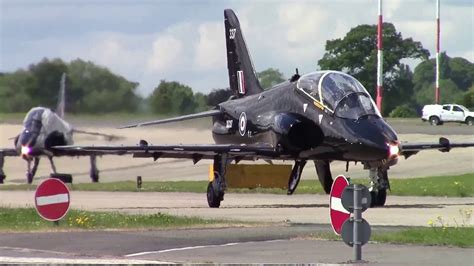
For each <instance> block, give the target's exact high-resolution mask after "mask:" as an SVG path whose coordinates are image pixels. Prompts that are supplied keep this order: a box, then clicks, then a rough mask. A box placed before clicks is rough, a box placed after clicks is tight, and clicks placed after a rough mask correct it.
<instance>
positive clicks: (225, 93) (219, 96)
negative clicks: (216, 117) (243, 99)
mask: <svg viewBox="0 0 474 266" xmlns="http://www.w3.org/2000/svg"><path fill="white" fill-rule="evenodd" d="M232 95H234V93H233V92H232V90H231V89H230V88H225V89H213V90H212V91H211V92H210V93H209V94H208V95H207V96H206V103H207V105H208V106H216V105H218V104H220V103H221V102H225V101H227V100H228V99H229V98H230V96H232Z"/></svg>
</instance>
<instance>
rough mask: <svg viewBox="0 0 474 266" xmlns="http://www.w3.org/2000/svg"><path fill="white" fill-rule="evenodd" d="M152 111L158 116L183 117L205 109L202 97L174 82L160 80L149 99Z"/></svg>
mask: <svg viewBox="0 0 474 266" xmlns="http://www.w3.org/2000/svg"><path fill="white" fill-rule="evenodd" d="M149 103H150V106H151V108H152V110H153V111H154V112H155V113H159V114H173V115H183V114H190V113H193V112H195V111H197V110H199V109H206V108H205V98H204V95H203V94H201V93H199V94H196V95H194V94H193V90H192V89H191V88H190V87H188V86H186V85H183V84H181V83H179V82H176V81H171V82H168V81H165V80H162V81H161V82H160V84H159V85H158V87H156V88H155V90H154V91H153V93H152V94H151V95H150V97H149Z"/></svg>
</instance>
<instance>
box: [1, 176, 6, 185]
mask: <svg viewBox="0 0 474 266" xmlns="http://www.w3.org/2000/svg"><path fill="white" fill-rule="evenodd" d="M6 177H7V176H6V175H0V184H3V180H5V178H6Z"/></svg>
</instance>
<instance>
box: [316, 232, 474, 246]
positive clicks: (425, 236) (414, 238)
mask: <svg viewBox="0 0 474 266" xmlns="http://www.w3.org/2000/svg"><path fill="white" fill-rule="evenodd" d="M375 230H376V229H375ZM310 237H311V238H312V239H323V240H342V238H341V237H339V236H336V235H335V234H334V233H330V232H318V233H314V234H312V235H311V236H310ZM370 241H374V242H378V243H389V244H415V245H423V246H452V247H463V248H466V247H474V227H426V228H425V227H411V228H407V229H401V230H390V231H383V232H374V229H372V235H371V237H370Z"/></svg>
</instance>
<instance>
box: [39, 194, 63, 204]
mask: <svg viewBox="0 0 474 266" xmlns="http://www.w3.org/2000/svg"><path fill="white" fill-rule="evenodd" d="M66 202H69V195H68V194H67V193H64V194H56V195H51V196H43V197H37V198H36V205H38V206H44V205H50V204H57V203H66Z"/></svg>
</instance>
